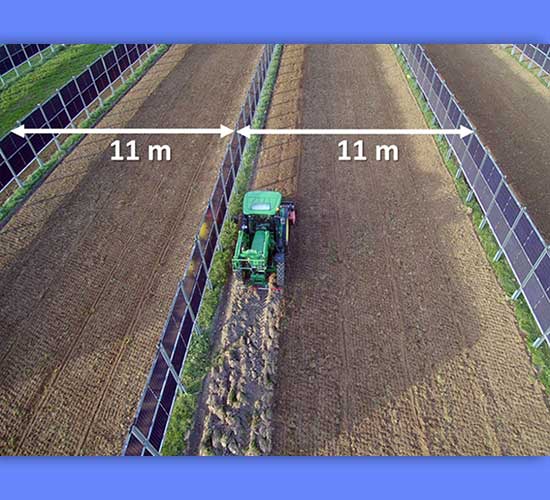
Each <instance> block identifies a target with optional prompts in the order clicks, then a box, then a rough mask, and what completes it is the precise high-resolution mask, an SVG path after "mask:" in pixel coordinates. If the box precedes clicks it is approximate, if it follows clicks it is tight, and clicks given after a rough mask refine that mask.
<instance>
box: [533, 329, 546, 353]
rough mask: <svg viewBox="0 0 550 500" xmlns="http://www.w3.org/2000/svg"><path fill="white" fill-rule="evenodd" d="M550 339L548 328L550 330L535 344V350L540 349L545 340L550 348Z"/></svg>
mask: <svg viewBox="0 0 550 500" xmlns="http://www.w3.org/2000/svg"><path fill="white" fill-rule="evenodd" d="M549 337H550V328H548V330H546V331H545V332H544V333H543V334H542V335H541V336H540V337H539V338H538V339H537V340H535V341H534V342H533V347H534V348H535V349H538V348H539V347H540V346H541V345H542V343H543V342H544V341H545V340H546V343H547V344H548V345H549V346H550V340H549Z"/></svg>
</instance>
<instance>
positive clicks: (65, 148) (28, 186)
mask: <svg viewBox="0 0 550 500" xmlns="http://www.w3.org/2000/svg"><path fill="white" fill-rule="evenodd" d="M167 50H168V45H161V46H160V47H159V49H158V50H157V51H156V52H155V53H154V54H152V55H151V56H150V57H149V58H148V59H147V61H145V63H144V64H143V65H142V66H141V67H139V68H138V69H136V70H135V71H134V73H133V74H132V75H131V76H130V77H128V78H127V79H126V81H125V82H124V83H123V84H122V85H121V86H120V87H118V88H117V89H116V90H115V93H114V94H113V95H111V96H110V97H108V98H107V99H105V100H104V101H103V106H100V107H99V108H97V109H96V110H94V111H93V112H92V113H90V117H89V118H87V119H86V120H84V121H83V122H82V124H81V125H80V127H81V128H91V127H93V126H94V125H95V124H96V123H97V122H98V121H99V120H100V119H101V118H103V116H104V115H105V114H106V113H107V112H108V111H110V110H111V108H112V107H113V106H114V105H115V104H116V103H117V102H118V100H119V99H120V98H121V97H122V96H123V95H124V94H125V93H126V92H128V90H129V89H130V88H131V87H132V86H133V85H134V84H135V83H136V82H137V81H138V80H139V79H140V78H141V76H142V75H143V74H144V73H145V72H146V71H147V70H148V69H149V68H150V67H151V66H152V65H153V64H154V63H155V62H156V61H157V60H158V59H159V57H161V56H162V55H163V54H164V53H165V52H166V51H167ZM84 137H85V136H84V135H83V134H75V135H71V136H70V137H69V138H68V139H67V140H65V142H63V144H62V145H61V148H60V151H56V152H55V153H54V154H53V155H52V156H51V158H50V159H49V160H48V161H47V162H45V163H44V164H43V165H42V166H41V167H39V168H37V169H36V170H35V171H34V172H33V173H32V174H31V175H30V176H29V177H27V179H25V182H24V183H23V186H21V187H19V188H17V189H16V191H15V192H14V193H13V194H12V195H11V196H10V197H9V198H8V199H7V200H6V201H5V202H4V204H3V205H2V206H1V207H0V222H2V221H3V220H4V219H6V218H7V217H8V216H10V215H11V214H12V213H13V212H14V210H15V209H16V208H17V207H18V205H19V204H20V203H21V202H22V201H23V200H25V199H26V197H27V195H28V194H29V193H30V192H32V191H33V189H34V188H35V187H36V186H37V185H38V184H39V182H40V181H41V180H42V179H43V177H44V176H45V175H46V174H47V173H49V172H50V171H51V170H52V169H53V168H54V167H56V166H57V165H58V164H59V163H60V162H61V160H63V158H65V157H66V156H67V154H69V153H70V152H71V151H72V150H73V149H74V147H75V146H76V145H77V144H78V142H80V141H81V140H82V139H83V138H84Z"/></svg>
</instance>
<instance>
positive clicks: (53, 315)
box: [0, 45, 260, 454]
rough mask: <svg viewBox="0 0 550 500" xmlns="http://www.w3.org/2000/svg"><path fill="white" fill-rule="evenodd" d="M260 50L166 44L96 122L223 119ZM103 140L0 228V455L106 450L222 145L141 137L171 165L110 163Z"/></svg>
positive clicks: (134, 388)
mask: <svg viewBox="0 0 550 500" xmlns="http://www.w3.org/2000/svg"><path fill="white" fill-rule="evenodd" d="M259 53H260V47H259V46H237V45H227V46H191V47H188V46H174V47H172V48H171V49H170V51H169V52H168V53H167V54H166V55H165V56H164V57H163V58H162V59H161V60H160V61H159V62H158V63H157V64H156V65H155V66H154V67H153V68H152V69H151V70H150V71H149V72H148V73H147V75H146V76H145V77H144V78H143V80H142V81H141V82H139V83H138V84H137V85H136V87H135V88H134V89H133V90H132V91H131V92H130V93H129V94H128V95H127V96H125V98H124V99H123V100H122V101H121V102H120V103H119V104H117V105H116V107H115V108H114V109H113V111H112V112H110V113H109V114H108V116H107V117H106V118H105V119H104V120H103V121H102V122H101V123H100V124H99V125H98V126H103V127H108V126H119V127H120V126H128V127H144V126H148V127H158V126H161V127H186V126H192V127H197V126H202V127H205V126H206V127H217V126H218V125H219V124H220V123H227V124H228V125H232V124H233V122H234V120H235V118H236V116H237V113H238V110H239V106H240V105H241V103H242V101H243V98H244V92H245V90H246V88H247V87H248V85H249V82H250V78H251V76H252V71H253V69H254V68H255V65H256V63H257V60H258V57H259ZM114 138H115V137H101V138H97V137H94V136H91V137H89V138H87V139H86V140H85V141H83V142H82V144H81V145H80V146H79V147H78V148H77V149H76V150H75V151H74V152H73V153H72V154H71V155H70V156H69V157H68V158H67V159H66V160H65V161H64V162H63V163H62V164H61V165H59V166H58V167H57V169H56V170H55V171H54V172H53V173H52V174H51V175H50V177H49V178H48V179H47V181H46V182H45V183H44V184H43V185H42V186H41V187H40V188H39V189H38V191H37V192H36V193H35V194H34V195H33V196H32V197H31V198H30V199H29V200H28V202H27V203H26V204H25V206H24V207H23V208H22V209H21V210H20V211H19V212H18V213H17V214H16V215H15V216H14V217H13V218H12V220H11V221H10V222H9V223H8V224H7V225H6V226H5V227H4V228H3V229H2V230H1V231H0V289H1V290H2V293H1V296H0V453H2V454H13V453H17V454H118V453H120V451H121V449H122V445H123V441H124V438H125V435H126V433H127V430H128V427H129V424H130V422H131V419H132V417H133V415H134V413H135V409H136V405H137V402H138V400H139V397H140V394H141V391H142V389H143V386H144V383H145V379H146V376H147V373H148V371H149V368H150V364H151V361H152V356H153V353H154V349H155V345H156V343H157V341H158V338H159V335H160V333H161V331H162V326H163V323H164V320H165V317H166V314H167V310H168V307H169V304H170V302H171V299H172V296H173V292H174V290H175V287H176V284H177V281H178V279H179V277H180V274H181V272H182V269H183V266H184V263H185V261H186V259H187V257H188V253H189V251H190V247H191V244H192V236H193V234H194V233H195V231H196V229H197V225H198V222H199V218H200V214H201V213H202V210H203V208H204V206H205V204H206V201H207V199H208V196H209V194H210V192H211V188H212V183H213V180H214V177H215V174H216V171H217V168H218V165H219V162H220V160H221V155H222V152H223V148H224V145H225V141H220V139H219V138H218V137H214V136H196V137H193V136H188V137H183V136H169V137H163V136H153V137H145V136H142V137H141V138H140V139H139V140H138V146H139V145H146V144H151V143H154V144H169V145H170V146H171V147H172V161H171V162H158V163H157V162H148V161H145V160H142V161H138V162H116V163H114V162H111V161H110V160H109V157H110V156H111V154H112V151H111V148H110V147H109V145H110V143H111V142H112V141H113V139H114ZM121 139H122V141H123V143H124V142H125V141H124V140H125V139H126V138H125V137H122V138H121ZM143 156H145V155H143Z"/></svg>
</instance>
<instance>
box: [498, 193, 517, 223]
mask: <svg viewBox="0 0 550 500" xmlns="http://www.w3.org/2000/svg"><path fill="white" fill-rule="evenodd" d="M520 211H521V209H520V207H519V205H518V204H517V203H516V201H515V200H514V198H513V197H510V199H509V200H508V203H506V205H505V206H504V208H502V213H503V214H504V217H505V218H506V221H507V222H508V225H509V226H512V224H513V223H514V222H515V220H516V218H517V216H518V215H519V213H520Z"/></svg>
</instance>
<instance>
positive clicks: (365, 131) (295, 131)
mask: <svg viewBox="0 0 550 500" xmlns="http://www.w3.org/2000/svg"><path fill="white" fill-rule="evenodd" d="M238 132H239V134H241V135H244V136H245V137H250V136H251V135H459V136H460V137H462V138H464V137H468V136H469V135H470V134H473V133H474V131H473V130H471V129H469V128H468V127H465V126H464V125H461V126H460V128H439V129H437V128H435V129H431V128H428V129H424V128H420V129H407V128H401V129H400V128H338V129H330V128H329V129H325V128H259V129H255V128H250V127H249V126H246V127H243V128H241V129H239V130H238Z"/></svg>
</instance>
